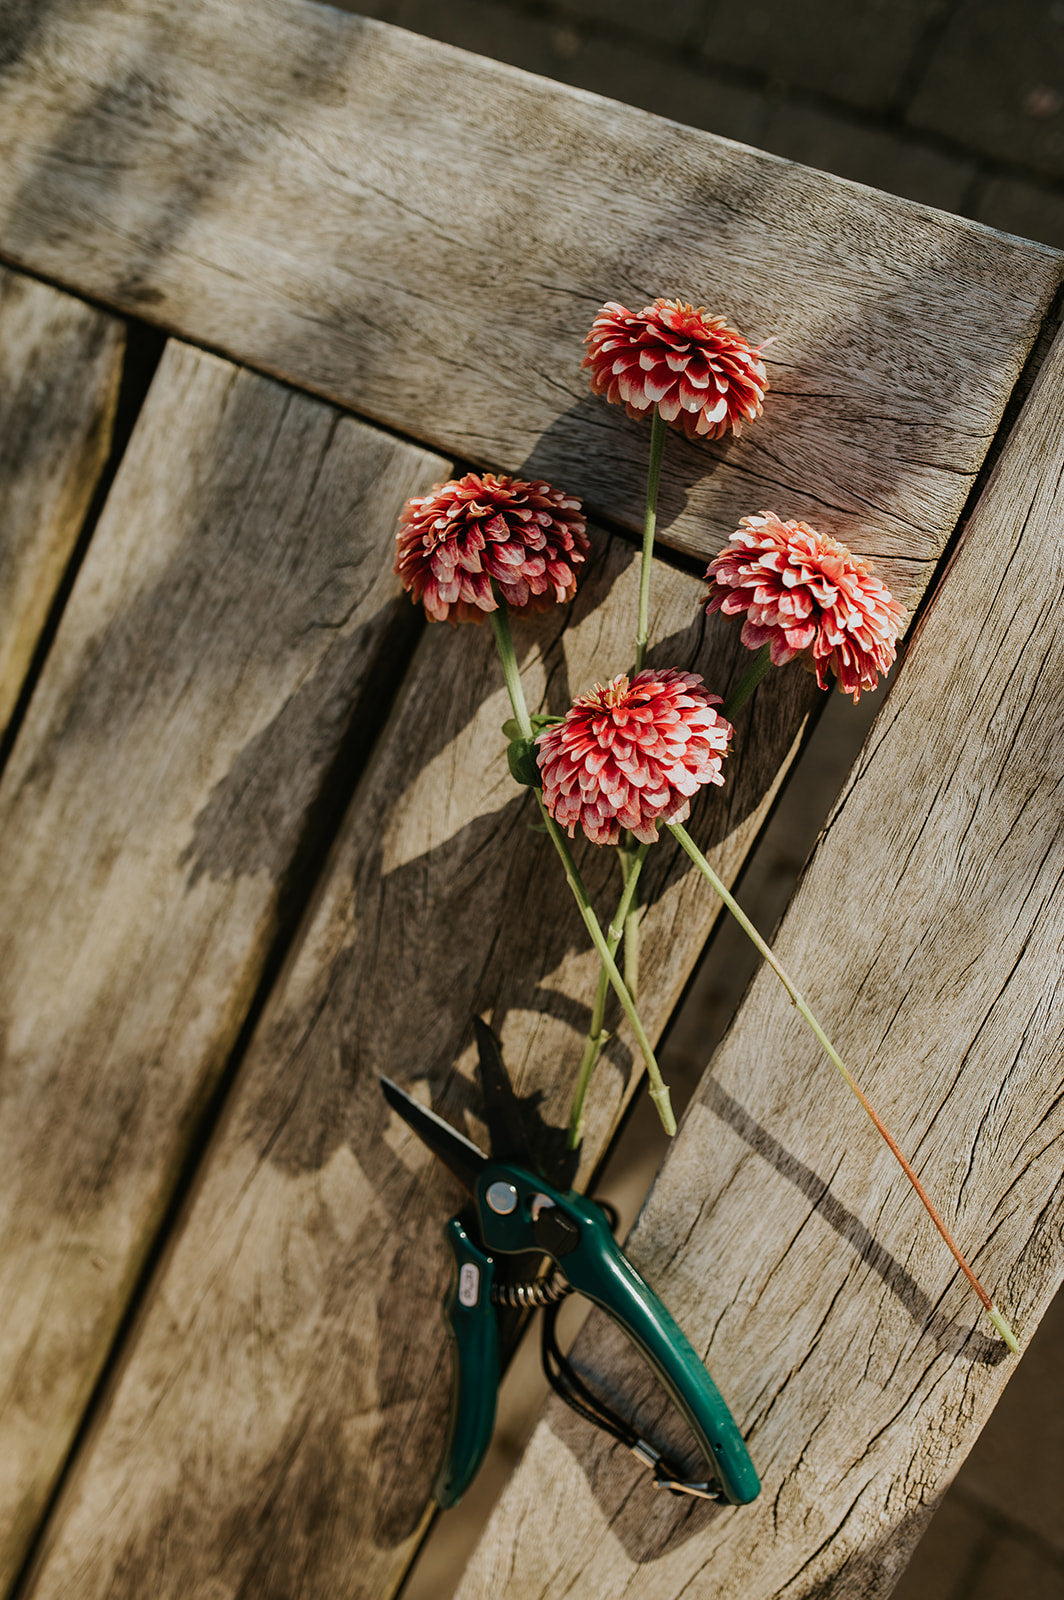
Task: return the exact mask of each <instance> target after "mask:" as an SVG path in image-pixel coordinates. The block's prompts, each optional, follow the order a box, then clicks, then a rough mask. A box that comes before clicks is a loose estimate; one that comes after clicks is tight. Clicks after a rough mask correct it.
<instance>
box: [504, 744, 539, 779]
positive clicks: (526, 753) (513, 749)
mask: <svg viewBox="0 0 1064 1600" xmlns="http://www.w3.org/2000/svg"><path fill="white" fill-rule="evenodd" d="M506 761H507V764H508V766H509V768H510V776H511V777H512V778H513V779H514V780H515V781H516V782H517V783H523V784H524V785H525V786H526V787H527V788H529V789H537V788H538V787H539V785H540V784H541V783H542V781H543V780H542V778H541V777H540V775H539V767H538V766H537V765H536V746H535V742H534V741H533V740H532V739H511V740H510V743H509V744H508V745H507V747H506Z"/></svg>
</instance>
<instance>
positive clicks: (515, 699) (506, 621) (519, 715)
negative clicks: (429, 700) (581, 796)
mask: <svg viewBox="0 0 1064 1600" xmlns="http://www.w3.org/2000/svg"><path fill="white" fill-rule="evenodd" d="M496 598H499V597H498V596H497V597H496ZM491 623H492V628H493V629H494V633H495V644H496V648H497V649H498V652H499V660H500V662H501V663H502V674H503V677H504V679H505V680H506V690H507V693H508V694H509V696H510V705H511V706H512V708H513V714H514V719H515V721H516V722H517V725H518V727H519V728H520V729H521V737H522V738H523V739H531V738H532V733H533V730H532V719H531V717H530V716H529V714H528V705H527V703H526V701H525V692H524V689H523V688H522V686H521V674H520V672H519V670H518V666H517V654H516V652H515V650H514V645H513V636H512V635H511V633H510V618H509V614H508V612H507V609H506V603H505V601H503V600H502V599H499V606H498V609H497V610H496V611H493V612H492V613H491ZM535 796H536V800H537V801H538V803H539V809H540V812H541V813H542V816H543V821H544V823H545V824H546V827H547V832H548V833H549V834H550V836H551V839H552V840H553V843H554V848H555V850H557V852H558V854H559V856H560V857H561V862H562V866H563V867H564V868H565V876H566V878H567V880H568V883H569V887H570V889H571V890H572V892H573V897H574V899H575V900H576V903H577V905H578V907H579V908H580V915H581V917H582V918H583V919H584V926H585V927H586V928H587V931H588V933H589V934H590V935H591V942H592V944H593V945H594V946H595V949H596V950H597V951H598V954H599V959H600V960H601V962H602V965H603V968H604V970H605V972H606V975H607V977H608V979H609V981H610V983H612V985H613V987H614V989H615V990H616V993H617V998H618V999H619V1000H620V1002H621V1005H622V1006H623V1007H624V1013H625V1016H626V1017H627V1018H628V1021H629V1022H630V1023H631V1026H632V1032H633V1033H634V1034H635V1037H636V1042H637V1043H638V1045H639V1048H640V1050H641V1051H642V1054H643V1059H644V1061H645V1062H646V1066H647V1074H648V1076H649V1078H650V1098H651V1099H652V1100H653V1102H654V1104H655V1105H656V1106H657V1109H658V1116H659V1117H660V1118H661V1122H662V1126H663V1127H664V1129H665V1131H666V1133H669V1134H673V1133H675V1132H676V1118H675V1117H674V1116H673V1114H672V1106H671V1104H670V1103H669V1090H668V1087H667V1085H666V1084H665V1082H664V1080H663V1078H662V1076H661V1069H660V1067H659V1066H658V1063H657V1059H656V1057H655V1055H654V1052H653V1050H652V1049H651V1045H650V1040H649V1039H648V1038H647V1036H646V1030H645V1029H644V1027H643V1024H642V1022H641V1021H640V1020H639V1013H638V1012H637V1011H636V1009H635V1002H634V1001H633V999H632V997H631V995H630V994H629V992H628V989H627V987H626V985H625V982H624V979H623V978H622V977H621V974H620V972H619V971H618V970H617V963H616V961H614V959H613V952H612V951H611V950H610V948H609V946H608V944H607V943H606V937H605V935H604V934H603V932H602V929H601V928H600V926H599V920H598V918H597V917H596V915H595V912H594V909H593V907H592V905H591V901H590V900H589V899H588V895H587V890H586V889H585V888H584V885H583V883H582V881H581V878H580V874H579V872H578V871H577V870H576V862H575V861H574V860H573V858H572V854H571V852H570V850H569V844H568V841H567V839H566V837H565V835H564V833H563V832H562V830H561V829H560V828H559V826H558V824H557V823H556V822H555V820H554V818H553V817H552V816H551V814H550V812H549V811H548V810H547V808H546V806H545V805H544V803H543V795H542V792H541V791H540V790H539V789H536V790H535ZM640 864H642V863H640ZM632 887H633V892H634V888H635V885H634V884H633V886H632Z"/></svg>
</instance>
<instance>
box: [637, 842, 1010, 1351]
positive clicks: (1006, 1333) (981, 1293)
mask: <svg viewBox="0 0 1064 1600" xmlns="http://www.w3.org/2000/svg"><path fill="white" fill-rule="evenodd" d="M667 826H668V827H669V829H670V831H671V832H672V834H673V835H674V836H675V838H676V839H677V840H678V841H679V843H680V845H681V846H682V847H683V849H684V850H685V851H686V852H687V854H688V855H689V856H690V858H691V860H692V861H693V862H694V864H695V866H696V867H697V868H698V870H699V872H701V874H702V876H703V877H704V878H705V879H706V880H707V881H708V882H709V883H710V884H711V885H712V886H713V888H714V889H715V890H716V892H717V894H718V895H719V896H720V898H721V899H722V900H723V902H724V904H725V905H726V906H727V908H728V910H729V911H730V912H731V914H732V916H733V917H734V918H735V920H736V921H737V922H738V924H739V926H740V927H741V928H742V930H743V932H744V933H745V934H746V935H747V937H748V938H749V939H751V940H752V941H753V943H754V945H755V946H756V947H757V949H758V950H759V951H760V952H761V954H762V955H763V956H764V958H765V960H766V961H767V962H768V964H769V966H770V967H771V968H772V970H773V972H774V973H775V974H776V976H777V978H778V979H779V980H780V982H781V983H782V985H783V987H784V988H785V989H786V991H787V993H788V994H789V995H790V997H791V1003H792V1004H793V1005H794V1006H795V1007H797V1009H798V1011H799V1012H800V1013H801V1015H802V1016H803V1017H804V1018H805V1021H806V1022H807V1023H808V1024H809V1027H810V1028H811V1029H812V1031H813V1033H814V1035H815V1036H816V1038H817V1040H818V1041H819V1043H820V1045H821V1047H822V1048H823V1050H824V1052H825V1054H826V1055H827V1057H828V1059H829V1061H831V1063H832V1065H833V1066H835V1067H836V1068H837V1070H838V1071H839V1073H840V1074H841V1075H842V1078H843V1079H844V1081H845V1083H846V1085H847V1087H848V1088H849V1089H850V1090H851V1091H852V1092H853V1094H854V1095H856V1097H857V1099H858V1100H859V1101H860V1103H861V1105H862V1106H863V1107H864V1109H865V1111H866V1112H867V1113H868V1115H869V1116H870V1117H871V1119H872V1122H873V1123H874V1124H875V1127H876V1130H877V1132H878V1133H879V1134H880V1136H881V1138H882V1139H883V1140H884V1141H885V1142H886V1144H887V1147H888V1148H889V1150H890V1152H891V1154H892V1155H893V1156H894V1158H895V1159H896V1160H897V1162H898V1163H899V1165H900V1166H901V1169H902V1171H903V1172H904V1173H905V1176H906V1177H907V1178H908V1180H909V1182H910V1183H911V1184H912V1186H913V1188H914V1189H915V1190H916V1193H917V1195H918V1196H919V1198H920V1200H921V1202H922V1204H923V1206H924V1209H925V1210H926V1211H927V1214H928V1216H929V1217H930V1218H931V1221H932V1222H933V1223H934V1224H935V1227H936V1228H937V1229H938V1231H939V1233H940V1234H941V1235H942V1238H943V1239H944V1240H945V1242H946V1244H947V1246H948V1247H949V1250H950V1252H951V1254H952V1255H953V1258H954V1260H955V1261H956V1262H957V1265H958V1266H959V1267H960V1269H961V1271H962V1272H963V1273H964V1276H965V1277H966V1278H967V1279H968V1282H969V1283H970V1284H971V1286H972V1288H973V1289H974V1290H975V1292H976V1294H977V1295H978V1297H979V1299H980V1301H981V1302H982V1304H983V1306H984V1307H985V1308H986V1311H987V1313H988V1315H989V1317H990V1320H991V1322H992V1323H993V1324H994V1326H995V1328H997V1330H998V1332H999V1333H1000V1334H1001V1337H1002V1338H1003V1339H1004V1341H1005V1343H1006V1344H1007V1345H1008V1347H1009V1349H1010V1350H1012V1351H1015V1352H1018V1351H1019V1348H1020V1347H1019V1343H1018V1341H1017V1339H1016V1335H1015V1334H1014V1333H1013V1331H1012V1329H1011V1328H1010V1326H1009V1324H1008V1322H1007V1321H1006V1320H1005V1318H1004V1316H1003V1315H1002V1314H1001V1312H1000V1311H999V1310H998V1308H997V1306H996V1305H995V1304H994V1302H993V1301H992V1300H991V1298H990V1296H989V1295H988V1294H987V1292H986V1290H985V1289H984V1288H983V1286H982V1284H981V1283H980V1282H979V1279H978V1278H977V1277H976V1275H975V1273H974V1272H973V1271H972V1269H971V1267H970V1266H969V1265H968V1263H967V1261H966V1260H965V1259H964V1257H963V1256H962V1255H961V1252H960V1250H959V1248H958V1246H957V1244H956V1242H955V1240H954V1238H953V1235H952V1234H951V1233H950V1231H949V1229H948V1228H947V1227H946V1224H945V1223H944V1222H943V1220H942V1218H941V1217H940V1216H939V1214H938V1211H937V1210H936V1209H935V1207H934V1205H933V1204H932V1202H931V1198H930V1196H929V1195H928V1193H927V1191H926V1189H925V1188H924V1186H923V1184H922V1183H921V1182H920V1180H919V1178H918V1177H917V1176H916V1173H915V1172H914V1171H913V1169H912V1167H911V1166H910V1164H909V1162H908V1161H907V1160H906V1159H905V1157H904V1155H903V1154H902V1152H901V1150H900V1149H899V1148H898V1145H897V1143H896V1142H895V1140H894V1137H893V1135H892V1134H891V1132H890V1130H889V1129H888V1127H887V1126H886V1124H885V1123H884V1121H883V1119H882V1118H881V1117H880V1116H879V1113H878V1112H877V1111H876V1110H875V1108H874V1107H873V1105H872V1103H871V1101H870V1100H869V1099H868V1097H867V1096H866V1095H865V1093H864V1091H863V1090H862V1089H861V1088H860V1086H859V1085H858V1083H857V1081H856V1079H855V1078H854V1076H853V1074H852V1073H851V1072H850V1070H849V1068H848V1067H847V1066H846V1064H845V1062H844V1061H843V1059H842V1057H841V1056H840V1055H839V1053H838V1051H837V1050H836V1049H835V1046H834V1045H833V1044H832V1042H831V1040H830V1039H829V1038H828V1036H827V1034H826V1033H825V1032H824V1030H823V1028H822V1027H821V1026H820V1023H819V1022H818V1021H817V1019H816V1017H814V1015H813V1013H812V1011H810V1009H809V1006H808V1004H807V1003H806V1001H805V999H804V998H803V997H802V995H801V994H799V992H798V990H797V989H796V988H795V986H794V984H793V982H792V981H791V979H790V977H789V975H788V974H787V973H786V972H785V971H784V969H783V967H781V966H780V963H779V962H778V961H777V960H776V957H775V956H774V955H773V953H772V951H771V949H770V948H769V946H768V945H767V944H766V943H765V941H764V939H762V937H761V935H760V934H759V933H758V931H757V929H756V928H755V927H754V925H753V923H752V922H751V921H750V918H749V917H748V916H747V915H746V912H745V911H744V910H743V909H742V907H741V906H740V905H739V903H738V901H737V900H735V899H734V898H733V896H732V895H731V894H730V893H729V891H728V890H727V889H726V888H725V886H724V884H723V883H722V882H721V880H720V879H719V878H718V877H717V874H716V873H715V872H714V871H713V868H712V867H711V866H710V864H709V862H708V861H707V860H706V858H705V856H704V855H703V854H702V852H701V850H699V848H698V846H697V845H696V844H695V842H694V840H693V839H692V838H691V836H690V834H689V833H688V832H687V830H686V829H685V828H683V827H681V825H680V824H679V823H678V822H672V823H669V824H667Z"/></svg>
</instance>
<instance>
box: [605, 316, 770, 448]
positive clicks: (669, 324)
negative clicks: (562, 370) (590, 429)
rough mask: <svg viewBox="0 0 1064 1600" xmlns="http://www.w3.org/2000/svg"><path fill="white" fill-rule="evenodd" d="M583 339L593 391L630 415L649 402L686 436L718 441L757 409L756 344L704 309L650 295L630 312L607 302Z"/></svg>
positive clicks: (760, 388)
mask: <svg viewBox="0 0 1064 1600" xmlns="http://www.w3.org/2000/svg"><path fill="white" fill-rule="evenodd" d="M584 342H585V344H587V346H588V353H587V355H586V356H585V357H584V361H583V365H584V366H585V367H587V368H588V369H589V371H590V375H591V387H592V389H593V390H594V392H595V394H603V395H605V396H606V398H607V400H609V401H611V402H612V403H613V404H615V405H616V404H618V403H620V404H622V405H624V406H625V408H626V410H627V412H628V415H629V416H630V417H634V418H636V419H637V420H638V419H639V418H640V417H644V416H646V414H647V412H648V411H649V410H650V408H651V406H656V407H657V409H658V412H659V413H660V415H661V416H662V418H663V419H664V420H665V421H666V422H670V423H672V424H673V426H675V427H677V428H682V429H683V431H684V433H686V435H687V437H688V438H689V439H697V438H702V439H719V438H720V437H721V435H722V434H725V433H727V431H728V429H729V428H731V429H732V430H733V431H734V432H735V433H738V432H739V431H740V429H741V427H742V424H743V422H744V421H746V422H752V421H753V420H754V419H755V417H758V416H759V415H760V414H761V405H762V401H763V399H764V394H765V390H766V389H767V388H768V378H767V376H766V374H765V367H764V363H763V362H762V360H761V356H760V351H761V348H762V347H761V346H760V345H751V344H749V343H748V342H747V340H746V339H744V338H743V336H742V334H741V333H736V332H735V330H734V329H733V328H729V327H727V326H726V324H725V322H724V318H723V317H711V316H708V315H707V313H706V309H705V307H704V306H699V307H698V309H697V310H696V309H695V307H694V306H689V305H685V304H684V302H683V301H681V300H655V301H654V303H653V305H649V306H644V307H643V310H642V311H640V312H638V313H633V312H631V311H626V310H625V308H624V306H622V305H618V304H617V302H616V301H615V300H611V301H609V302H608V303H607V304H606V305H604V306H603V308H602V310H601V311H600V312H599V314H598V316H597V317H596V318H595V320H594V322H593V323H592V325H591V332H590V333H589V334H588V336H587V338H586V340H585V341H584Z"/></svg>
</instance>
